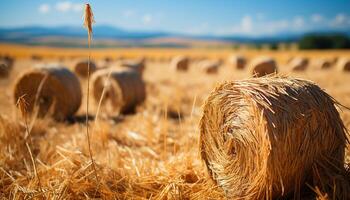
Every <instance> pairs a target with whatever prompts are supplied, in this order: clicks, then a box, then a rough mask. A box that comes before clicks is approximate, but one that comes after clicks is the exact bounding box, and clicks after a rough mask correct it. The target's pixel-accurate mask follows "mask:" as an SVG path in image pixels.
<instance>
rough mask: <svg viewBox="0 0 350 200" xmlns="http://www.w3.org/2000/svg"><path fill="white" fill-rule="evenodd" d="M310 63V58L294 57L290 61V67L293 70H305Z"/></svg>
mask: <svg viewBox="0 0 350 200" xmlns="http://www.w3.org/2000/svg"><path fill="white" fill-rule="evenodd" d="M308 65H309V60H308V59H307V58H303V57H296V58H293V60H291V61H290V62H289V67H290V69H291V70H293V71H305V70H306V69H307V67H308Z"/></svg>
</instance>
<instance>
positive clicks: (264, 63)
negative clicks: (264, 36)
mask: <svg viewBox="0 0 350 200" xmlns="http://www.w3.org/2000/svg"><path fill="white" fill-rule="evenodd" d="M250 68H251V72H252V74H253V76H254V77H261V76H265V75H268V74H272V73H277V65H276V62H275V60H274V59H273V58H270V57H258V58H255V59H254V60H253V61H252V62H251V64H250Z"/></svg>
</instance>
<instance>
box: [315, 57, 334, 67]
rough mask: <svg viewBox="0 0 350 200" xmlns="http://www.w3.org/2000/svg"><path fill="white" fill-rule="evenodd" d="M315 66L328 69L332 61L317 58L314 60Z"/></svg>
mask: <svg viewBox="0 0 350 200" xmlns="http://www.w3.org/2000/svg"><path fill="white" fill-rule="evenodd" d="M315 67H316V68H317V69H329V68H331V67H332V61H330V60H327V59H318V60H316V61H315Z"/></svg>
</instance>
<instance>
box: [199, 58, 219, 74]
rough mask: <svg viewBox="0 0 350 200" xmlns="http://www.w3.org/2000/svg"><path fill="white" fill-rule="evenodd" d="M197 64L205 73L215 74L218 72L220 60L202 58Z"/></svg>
mask: <svg viewBox="0 0 350 200" xmlns="http://www.w3.org/2000/svg"><path fill="white" fill-rule="evenodd" d="M198 65H199V67H200V69H201V70H202V71H203V72H205V73H207V74H216V73H218V70H219V67H220V62H219V61H215V60H204V61H201V62H200V63H199V64H198Z"/></svg>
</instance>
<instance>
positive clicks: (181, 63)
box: [170, 56, 189, 71]
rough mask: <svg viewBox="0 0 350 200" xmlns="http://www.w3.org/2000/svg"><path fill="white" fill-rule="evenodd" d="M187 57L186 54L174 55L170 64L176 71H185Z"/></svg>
mask: <svg viewBox="0 0 350 200" xmlns="http://www.w3.org/2000/svg"><path fill="white" fill-rule="evenodd" d="M188 65H189V59H188V57H186V56H176V57H174V58H173V59H172V60H171V63H170V66H171V68H173V69H174V70H176V71H187V70H188Z"/></svg>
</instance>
